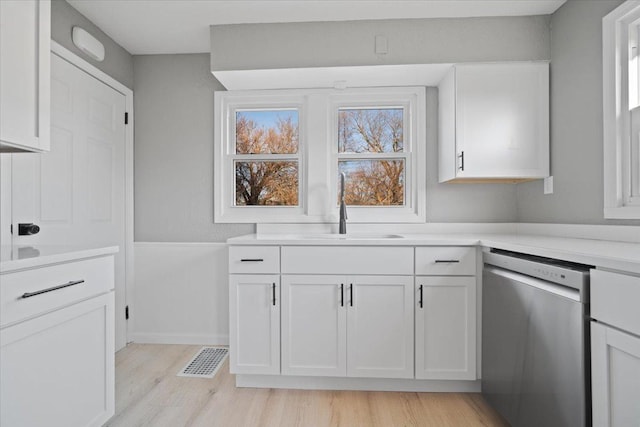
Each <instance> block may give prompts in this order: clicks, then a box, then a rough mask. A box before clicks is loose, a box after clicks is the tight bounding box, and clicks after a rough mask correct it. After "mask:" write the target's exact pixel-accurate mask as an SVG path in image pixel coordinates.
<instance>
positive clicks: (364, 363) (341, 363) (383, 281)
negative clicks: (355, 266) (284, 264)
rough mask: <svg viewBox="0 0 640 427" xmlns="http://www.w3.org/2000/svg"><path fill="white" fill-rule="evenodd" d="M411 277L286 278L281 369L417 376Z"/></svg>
mask: <svg viewBox="0 0 640 427" xmlns="http://www.w3.org/2000/svg"><path fill="white" fill-rule="evenodd" d="M412 282H413V280H412V278H411V277H410V276H359V275H354V276H333V275H309V276H298V275H294V276H289V275H283V276H282V285H283V286H282V291H283V294H282V295H283V296H282V303H283V313H282V373H283V374H288V375H321V376H345V375H346V376H348V377H362V378H366V377H369V378H372V377H373V378H413V291H412V288H413V283H412Z"/></svg>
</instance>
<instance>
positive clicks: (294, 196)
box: [235, 110, 299, 206]
mask: <svg viewBox="0 0 640 427" xmlns="http://www.w3.org/2000/svg"><path fill="white" fill-rule="evenodd" d="M298 143H299V141H298V112H297V111H296V110H265V111H238V112H237V113H236V147H235V151H236V154H237V155H241V157H242V159H241V160H236V161H235V176H236V191H235V204H236V206H297V205H298V199H299V196H298V161H297V153H298ZM287 154H293V155H294V156H293V159H287V158H282V156H280V159H277V156H272V157H270V156H269V155H287ZM252 156H261V158H260V159H257V158H256V160H253V159H251V157H252ZM285 157H286V156H285ZM276 159H277V160H276Z"/></svg>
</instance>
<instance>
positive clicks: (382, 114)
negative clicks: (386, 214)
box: [338, 108, 405, 206]
mask: <svg viewBox="0 0 640 427" xmlns="http://www.w3.org/2000/svg"><path fill="white" fill-rule="evenodd" d="M403 152H404V140H403V109H402V108H366V109H365V108H358V109H340V110H339V111H338V153H339V154H338V158H339V160H338V171H339V172H344V173H345V174H346V177H347V180H346V188H345V202H346V203H347V204H348V205H356V206H403V205H404V203H405V176H404V175H405V159H404V158H397V156H396V157H395V158H394V156H393V154H396V153H403ZM341 154H343V155H342V156H341ZM358 154H361V155H362V157H361V158H358V156H357V155H358ZM345 155H347V156H348V159H347V156H345ZM385 157H386V158H385Z"/></svg>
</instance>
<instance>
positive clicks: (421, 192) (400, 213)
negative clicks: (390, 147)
mask: <svg viewBox="0 0 640 427" xmlns="http://www.w3.org/2000/svg"><path fill="white" fill-rule="evenodd" d="M420 89H422V90H421V91H420V90H416V88H394V89H393V90H391V91H389V90H388V89H381V90H380V91H377V90H371V89H365V90H362V91H351V92H350V93H348V94H343V93H337V94H335V95H333V96H332V97H331V108H330V110H331V112H332V116H331V126H330V129H331V133H332V135H331V136H332V138H331V169H330V170H331V177H333V179H332V180H331V189H332V192H331V197H332V199H331V200H334V201H336V202H335V203H334V204H335V206H334V208H335V212H334V215H339V213H338V204H337V200H338V181H337V179H338V178H337V177H338V160H339V158H343V157H344V158H346V157H351V156H349V155H340V154H339V153H338V113H337V112H338V109H340V108H367V107H371V108H375V107H382V108H384V107H401V108H402V109H403V121H404V124H403V139H404V141H403V145H404V147H405V152H404V153H403V155H401V156H398V158H400V159H406V163H405V205H404V206H380V207H366V206H349V207H348V208H347V211H348V212H347V215H348V217H349V220H350V221H352V222H365V223H366V222H375V223H379V222H425V221H426V212H425V205H426V203H425V194H426V163H424V161H425V158H426V157H425V156H426V154H425V151H426V147H425V145H426V144H425V138H426V124H425V123H426V117H427V113H426V95H425V90H424V88H420ZM419 117H423V118H424V119H423V120H417V118H419ZM354 157H358V158H365V157H367V156H366V155H356V156H354ZM371 157H373V158H374V156H371ZM381 157H383V156H381ZM388 157H389V158H391V157H395V156H394V155H390V156H388ZM421 160H422V162H423V163H422V164H421V163H420V161H421Z"/></svg>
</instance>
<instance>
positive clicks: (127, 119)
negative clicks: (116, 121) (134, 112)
mask: <svg viewBox="0 0 640 427" xmlns="http://www.w3.org/2000/svg"><path fill="white" fill-rule="evenodd" d="M124 124H125V125H128V124H129V113H124Z"/></svg>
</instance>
